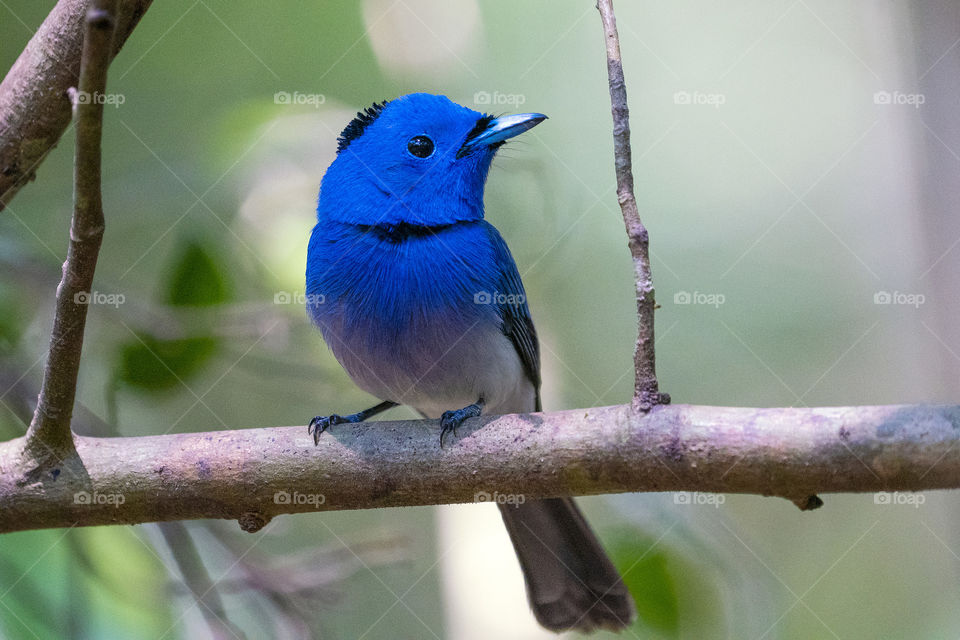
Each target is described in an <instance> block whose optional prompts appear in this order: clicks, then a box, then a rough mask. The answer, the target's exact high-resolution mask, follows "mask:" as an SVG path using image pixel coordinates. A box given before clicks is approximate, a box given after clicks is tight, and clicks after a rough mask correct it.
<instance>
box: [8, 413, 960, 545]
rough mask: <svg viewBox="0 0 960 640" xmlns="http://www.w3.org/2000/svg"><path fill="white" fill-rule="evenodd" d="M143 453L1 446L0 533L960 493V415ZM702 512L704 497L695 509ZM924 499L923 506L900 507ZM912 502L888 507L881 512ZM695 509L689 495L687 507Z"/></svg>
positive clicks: (163, 444) (262, 439) (352, 435)
mask: <svg viewBox="0 0 960 640" xmlns="http://www.w3.org/2000/svg"><path fill="white" fill-rule="evenodd" d="M438 431H439V427H438V424H437V422H436V421H433V420H417V421H407V422H376V423H359V424H350V425H348V424H343V425H338V426H336V427H334V428H333V429H332V430H331V432H328V433H325V434H324V435H323V436H322V437H321V438H320V444H319V446H317V447H314V446H313V440H312V438H310V437H309V436H308V435H307V434H306V432H305V430H304V429H303V427H281V428H270V429H245V430H240V431H218V432H212V433H185V434H171V435H163V436H147V437H137V438H89V437H82V436H77V437H76V441H77V451H78V453H79V459H80V460H82V461H83V467H82V473H62V474H60V475H59V477H58V478H52V477H51V476H50V474H43V475H42V476H40V477H37V476H35V475H32V472H31V469H30V467H29V465H28V462H29V461H24V460H22V459H21V458H20V457H19V452H20V450H21V448H22V442H21V440H22V438H21V439H19V440H14V441H10V442H5V443H2V444H0V469H2V470H3V473H2V474H0V533H2V532H8V531H19V530H25V529H39V528H45V527H67V526H73V525H81V526H86V525H102V524H136V523H142V522H154V521H166V520H183V519H192V518H229V519H235V520H238V521H240V524H241V526H242V527H243V528H244V529H245V530H247V531H255V530H257V529H259V528H262V527H263V526H264V525H265V524H266V523H267V522H268V521H269V520H270V518H272V517H273V516H276V515H279V514H282V513H299V512H308V511H318V510H340V509H369V508H380V507H396V506H408V505H425V504H447V503H457V502H476V501H489V500H497V499H498V496H500V497H508V496H509V497H513V498H514V499H517V497H520V498H522V499H524V500H533V499H536V498H544V497H552V496H569V495H594V494H600V493H619V492H628V491H697V492H724V493H750V494H759V495H764V496H781V497H784V498H787V499H790V500H792V501H794V502H796V503H798V504H800V505H804V506H816V505H810V504H809V503H808V500H809V496H812V495H815V494H817V493H832V492H880V491H918V490H926V489H947V488H960V407H957V406H947V407H928V406H915V405H914V406H882V407H827V408H816V409H808V408H802V409H801V408H788V409H745V408H732V407H702V406H692V405H663V406H659V407H655V408H654V409H653V410H651V411H649V412H647V413H641V412H637V411H635V410H633V409H632V408H631V407H630V406H629V405H620V406H614V407H600V408H592V409H576V410H572V411H559V412H550V413H538V414H529V415H508V416H490V417H483V418H478V419H475V420H469V421H467V422H466V423H465V424H464V425H463V426H462V427H461V428H460V430H459V433H458V437H455V438H454V439H453V440H452V441H449V442H448V443H447V444H446V446H445V447H444V448H443V449H441V448H440V447H439V446H437V433H438ZM686 498H687V500H688V501H691V500H690V496H686ZM900 498H904V499H907V500H909V499H910V498H911V496H900ZM884 499H888V501H890V502H896V501H898V496H896V495H893V496H891V495H887V496H886V498H885V497H884V496H883V494H880V495H878V496H877V498H875V500H879V501H881V502H882V501H884ZM678 501H680V502H683V501H684V496H683V494H681V495H680V496H678Z"/></svg>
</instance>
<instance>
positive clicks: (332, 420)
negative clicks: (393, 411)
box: [307, 400, 397, 446]
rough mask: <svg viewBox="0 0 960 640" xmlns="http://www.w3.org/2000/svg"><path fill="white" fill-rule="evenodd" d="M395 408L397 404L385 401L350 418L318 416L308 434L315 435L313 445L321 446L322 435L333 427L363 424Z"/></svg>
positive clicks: (353, 414) (349, 416)
mask: <svg viewBox="0 0 960 640" xmlns="http://www.w3.org/2000/svg"><path fill="white" fill-rule="evenodd" d="M395 406H397V403H396V402H393V401H391V400H384V401H383V402H381V403H380V404H378V405H376V406H373V407H370V408H369V409H364V410H363V411H358V412H357V413H351V414H350V415H348V416H340V415H337V414H335V413H333V414H330V415H329V416H316V417H314V419H313V420H311V421H310V424H308V425H307V433H309V434H312V435H313V444H314V446H316V445H318V444H320V434H321V433H323V432H324V431H326V430H327V429H329V428H330V427H332V426H333V425H335V424H346V423H354V422H363V421H365V420H366V419H367V418H370V417H372V416H375V415H377V414H378V413H383V412H384V411H386V410H387V409H390V408H391V407H395Z"/></svg>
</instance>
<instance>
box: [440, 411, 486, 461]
mask: <svg viewBox="0 0 960 640" xmlns="http://www.w3.org/2000/svg"><path fill="white" fill-rule="evenodd" d="M482 410H483V398H480V399H479V400H477V402H476V403H475V404H471V405H470V406H467V407H464V408H463V409H456V410H454V411H444V412H443V415H442V416H440V448H441V449H442V448H443V436H445V435H447V434H448V433H450V432H451V431H452V432H453V435H454V436H456V435H457V427H459V426H460V425H461V424H463V421H464V420H466V419H467V418H476V417H477V416H479V415H480V412H481V411H482Z"/></svg>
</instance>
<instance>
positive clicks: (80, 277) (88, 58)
mask: <svg viewBox="0 0 960 640" xmlns="http://www.w3.org/2000/svg"><path fill="white" fill-rule="evenodd" d="M116 10H117V0H96V2H94V5H93V6H92V7H91V8H90V10H89V11H88V12H87V16H86V19H85V21H84V24H85V25H86V29H85V35H84V39H83V53H82V56H81V57H82V61H81V64H80V83H79V87H78V89H72V90H71V100H72V101H73V103H74V105H73V109H74V118H75V121H76V130H77V144H76V151H75V154H74V163H73V166H74V170H73V171H74V177H73V181H74V182H73V190H74V193H73V219H72V220H71V223H70V244H69V247H68V249H67V261H66V262H64V264H63V278H62V279H61V281H60V286H58V287H57V305H56V312H55V315H54V320H53V331H52V332H51V334H50V351H49V354H48V356H47V364H46V368H45V369H44V372H43V384H42V386H41V387H40V397H39V398H38V400H37V409H36V411H35V412H34V414H33V420H31V422H30V428H29V429H28V430H27V436H26V438H27V452H28V454H29V455H31V456H32V457H33V458H34V459H35V460H37V461H38V462H39V461H41V460H44V459H46V458H48V457H50V456H51V455H53V456H55V457H57V458H62V457H63V456H64V455H66V454H69V453H70V452H73V439H72V434H71V431H70V417H71V415H72V413H73V403H74V399H75V396H76V388H77V372H78V371H79V369H80V353H81V351H82V349H83V330H84V327H85V325H86V319H87V306H88V305H87V304H86V303H87V301H85V300H83V298H82V296H84V295H87V294H89V292H90V291H91V290H92V288H93V287H92V285H93V273H94V271H95V270H96V267H97V256H98V255H99V253H100V242H101V240H102V239H103V226H104V220H103V202H102V200H101V194H100V139H101V133H102V130H103V103H102V102H101V101H100V100H99V99H98V96H102V95H104V93H105V91H106V85H107V67H108V66H109V65H110V57H111V55H112V51H113V34H114V27H115V25H116V20H115V16H116ZM38 466H40V465H38Z"/></svg>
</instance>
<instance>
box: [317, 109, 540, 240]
mask: <svg viewBox="0 0 960 640" xmlns="http://www.w3.org/2000/svg"><path fill="white" fill-rule="evenodd" d="M491 122H494V118H493V116H489V115H485V114H483V113H480V112H478V111H474V110H473V109H468V108H466V107H463V106H461V105H458V104H456V103H455V102H453V101H451V100H450V99H449V98H447V97H446V96H437V95H431V94H427V93H413V94H409V95H405V96H401V97H399V98H396V99H394V100H391V101H389V102H386V104H383V103H375V104H374V105H373V106H372V107H369V108H367V109H365V110H364V111H363V112H360V113H358V114H357V117H356V118H355V119H354V120H353V121H352V122H351V123H350V124H348V125H347V127H346V128H345V129H344V131H343V133H342V134H341V135H340V138H339V140H338V152H337V157H336V159H335V160H334V161H333V164H331V165H330V167H329V168H328V169H327V172H326V174H325V175H324V177H323V182H322V184H321V188H320V201H319V206H318V209H317V213H318V219H319V220H324V219H327V220H331V221H337V222H346V223H351V224H360V225H371V226H372V225H385V226H392V225H415V226H419V227H433V226H438V225H445V224H451V223H454V222H458V221H462V220H475V219H481V218H483V188H484V184H485V183H486V179H487V172H488V170H489V168H490V162H491V160H492V159H493V156H494V154H495V153H496V150H497V147H498V146H499V145H500V144H502V140H500V139H498V140H491V142H490V143H489V144H478V145H475V146H471V145H469V144H468V145H465V143H466V142H467V141H468V140H470V139H472V138H476V137H478V136H479V135H480V134H481V133H482V132H483V131H484V130H485V129H486V127H487V126H488V125H489V123H491ZM537 122H539V120H537ZM531 126H532V125H531ZM418 154H419V155H418Z"/></svg>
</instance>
